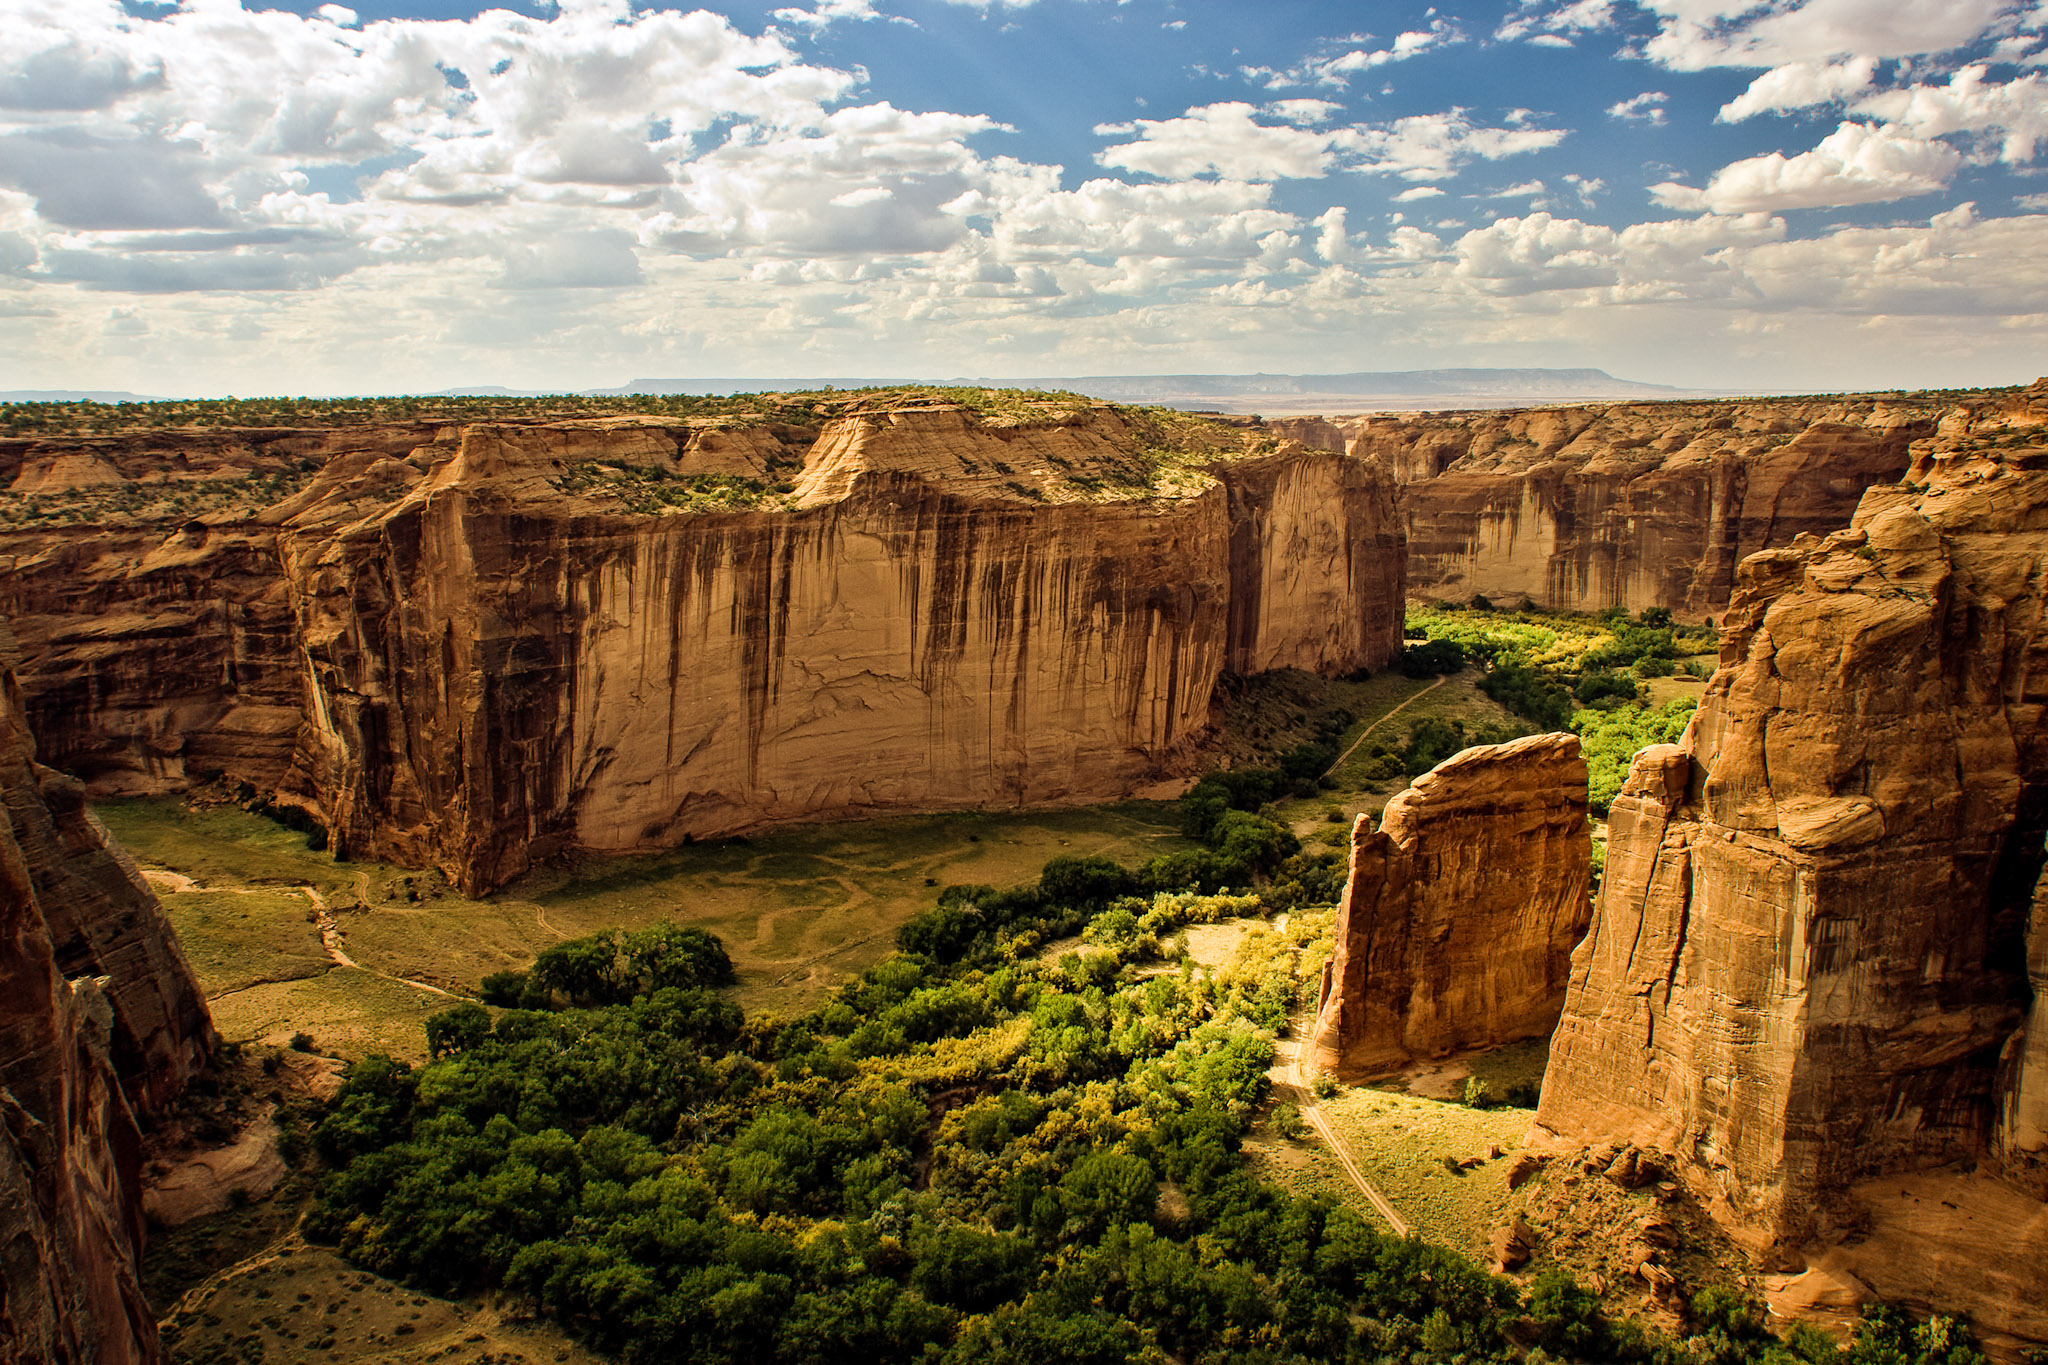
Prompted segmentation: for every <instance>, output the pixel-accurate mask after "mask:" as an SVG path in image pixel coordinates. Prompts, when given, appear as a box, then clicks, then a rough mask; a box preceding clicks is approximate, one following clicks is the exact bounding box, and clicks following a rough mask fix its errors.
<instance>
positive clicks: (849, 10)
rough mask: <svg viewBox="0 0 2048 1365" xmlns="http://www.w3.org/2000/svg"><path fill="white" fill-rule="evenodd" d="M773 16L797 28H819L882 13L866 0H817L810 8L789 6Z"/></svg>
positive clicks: (878, 15) (870, 17) (871, 17)
mask: <svg viewBox="0 0 2048 1365" xmlns="http://www.w3.org/2000/svg"><path fill="white" fill-rule="evenodd" d="M775 17H776V18H777V19H780V20H781V21H782V22H783V23H785V24H794V25H796V26H797V27H798V28H810V29H821V28H826V27H829V26H830V25H832V24H835V23H838V22H840V21H841V20H850V21H853V22H856V23H860V22H865V21H867V20H870V19H880V18H881V17H882V15H881V14H880V13H878V12H877V11H876V9H875V7H874V6H873V5H872V4H870V3H869V2H868V0H818V3H817V4H816V5H815V6H813V7H812V8H810V9H798V8H795V7H793V6H792V7H791V8H788V9H779V10H776V11H775Z"/></svg>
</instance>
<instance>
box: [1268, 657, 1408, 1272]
mask: <svg viewBox="0 0 2048 1365" xmlns="http://www.w3.org/2000/svg"><path fill="white" fill-rule="evenodd" d="M1425 690H1427V689H1425ZM1415 695H1416V696H1418V697H1419V696H1421V695H1422V693H1420V692H1418V693H1416V694H1415ZM1411 700H1412V698H1411ZM1404 704H1405V703H1404ZM1387 714H1388V715H1392V714H1393V712H1391V711H1390V712H1388V713H1387ZM1314 1027H1315V1021H1314V1020H1313V1019H1308V1018H1297V1019H1296V1020H1295V1026H1294V1027H1293V1028H1292V1029H1290V1030H1289V1032H1291V1033H1292V1034H1293V1035H1294V1037H1293V1040H1292V1041H1293V1044H1294V1056H1293V1060H1292V1061H1290V1062H1289V1063H1288V1067H1287V1072H1286V1074H1287V1077H1288V1081H1287V1083H1288V1085H1289V1086H1290V1087H1292V1089H1293V1090H1294V1092H1295V1094H1296V1095H1297V1096H1298V1097H1299V1098H1298V1100H1297V1101H1296V1103H1297V1104H1298V1106H1299V1107H1300V1109H1301V1116H1302V1118H1303V1119H1305V1120H1307V1122H1308V1126H1309V1127H1311V1128H1313V1129H1314V1130H1315V1133H1316V1136H1317V1137H1319V1138H1321V1139H1322V1140H1323V1145H1324V1146H1326V1147H1328V1148H1329V1149H1330V1155H1332V1156H1334V1157H1336V1158H1337V1164H1338V1165H1340V1166H1342V1167H1343V1168H1344V1174H1346V1175H1348V1176H1350V1177H1351V1183H1352V1184H1354V1185H1356V1186H1357V1187H1358V1192H1359V1193H1360V1194H1362V1195H1364V1196H1365V1201H1366V1202H1367V1203H1368V1204H1371V1205H1372V1206H1373V1208H1374V1209H1375V1210H1377V1211H1378V1213H1379V1215H1380V1217H1382V1218H1384V1219H1386V1220H1387V1226H1388V1227H1391V1228H1392V1229H1393V1230H1394V1235H1395V1236H1397V1237H1406V1236H1407V1235H1408V1233H1409V1224H1408V1220H1407V1219H1405V1218H1403V1217H1402V1216H1401V1215H1400V1214H1399V1213H1398V1212H1396V1211H1395V1209H1394V1206H1393V1205H1392V1204H1390V1203H1388V1202H1387V1197H1386V1196H1385V1195H1383V1194H1381V1193H1380V1192H1379V1191H1378V1190H1376V1189H1374V1188H1373V1184H1372V1182H1371V1181H1370V1180H1367V1179H1366V1178H1365V1172H1364V1171H1361V1170H1360V1169H1358V1163H1357V1162H1355V1161H1353V1160H1352V1159H1351V1151H1350V1149H1349V1148H1348V1147H1346V1146H1345V1145H1344V1140H1343V1139H1342V1138H1340V1137H1338V1136H1337V1130H1336V1129H1335V1128H1333V1127H1331V1126H1330V1120H1329V1119H1328V1118H1327V1117H1325V1116H1324V1114H1323V1111H1322V1107H1321V1106H1320V1105H1318V1104H1317V1103H1316V1094H1315V1091H1314V1090H1313V1089H1312V1088H1311V1087H1310V1086H1309V1084H1308V1075H1307V1072H1306V1070H1305V1068H1304V1067H1303V1065H1302V1061H1303V1057H1304V1055H1305V1054H1306V1053H1307V1051H1308V1043H1309V1034H1310V1032H1311V1031H1312V1030H1313V1029H1314Z"/></svg>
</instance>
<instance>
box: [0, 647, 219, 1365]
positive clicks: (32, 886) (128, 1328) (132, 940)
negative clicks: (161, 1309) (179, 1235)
mask: <svg viewBox="0 0 2048 1365" xmlns="http://www.w3.org/2000/svg"><path fill="white" fill-rule="evenodd" d="M11 643H12V642H11V640H10V639H9V638H8V637H7V635H6V633H5V631H4V630H0V655H4V654H7V653H10V652H11ZM9 663H11V659H7V658H0V803H4V811H5V818H4V819H0V1359H5V1360H19V1361H23V1362H29V1361H34V1362H50V1365H74V1363H76V1365H87V1363H88V1362H92V1363H95V1365H97V1363H102V1362H103V1363H105V1365H127V1363H128V1362H134V1363H135V1365H142V1363H144V1362H154V1361H157V1360H159V1359H161V1354H162V1353H161V1351H160V1350H159V1348H158V1345H157V1339H156V1324H155V1320H154V1318H153V1316H152V1314H151V1313H150V1311H149V1307H148V1305H147V1304H146V1303H145V1302H144V1301H143V1298H142V1291H141V1287H140V1283H139V1281H138V1278H137V1271H136V1259H137V1256H138V1254H139V1251H140V1247H141V1240H142V1200H141V1190H140V1186H139V1177H140V1154H141V1148H140V1133H139V1127H138V1121H137V1120H138V1115H139V1116H141V1118H142V1120H143V1121H147V1120H148V1119H150V1118H153V1117H154V1116H156V1115H157V1114H159V1113H161V1112H162V1111H163V1110H164V1108H165V1107H166V1106H168V1105H169V1104H170V1103H171V1101H172V1100H174V1099H175V1098H176V1097H177V1095H178V1093H179V1092H180V1091H181V1090H182V1089H183V1088H184V1085H185V1082H186V1081H187V1080H188V1079H189V1078H190V1076H191V1075H192V1073H193V1072H194V1071H195V1070H197V1069H198V1067H199V1066H201V1065H203V1064H204V1062H205V1059H206V1055H207V1053H208V1051H209V1050H210V1048H211V1045H212V1031H211V1026H210V1023H209V1021H208V1019H207V1015H206V1008H205V1005H204V1003H203V1000H202V997H201V996H200V994H199V990H198V987H197V985H196V984H195V983H194V981H193V980H192V977H191V973H190V971H189V970H188V969H187V968H186V966H185V962H184V958H183V956H182V954H180V952H179V951H178V947H177V943H176V940H175V939H174V938H173V937H172V935H171V932H170V928H169V925H168V923H167V922H166V921H165V919H164V917H163V912H162V910H161V908H160V907H158V905H157V904H156V898H155V897H154V896H153V895H151V894H150V892H149V891H148V889H147V888H146V887H145V886H143V885H142V884H141V881H140V879H139V877H137V876H136V874H135V872H134V869H133V865H132V864H130V863H129V862H128V861H127V859H126V857H125V855H123V854H122V853H121V852H120V849H119V847H118V846H117V845H114V844H113V843H112V842H111V841H109V840H108V839H107V838H106V836H105V833H104V831H102V830H101V829H100V828H99V826H98V825H97V824H96V823H95V822H94V821H93V820H92V819H91V817H90V816H89V815H88V814H87V813H86V812H85V810H84V809H83V806H82V804H81V802H80V800H79V798H78V787H77V784H76V783H75V782H73V781H72V780H71V779H69V778H65V777H62V776H60V775H59V774H56V773H53V772H51V771H49V770H48V769H43V768H39V767H37V765H36V764H35V762H34V747H33V741H32V740H31V739H30V737H29V733H28V730H27V729H26V727H25V725H24V722H23V714H22V709H23V708H22V699H21V694H20V690H19V688H18V686H17V685H16V683H15V680H14V675H13V672H12V670H11V668H10V667H7V666H6V665H7V664H9ZM67 976H70V977H71V978H73V979H70V980H67V979H66V978H67Z"/></svg>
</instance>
